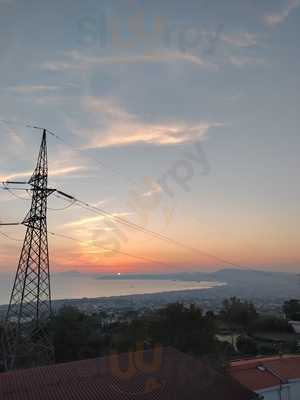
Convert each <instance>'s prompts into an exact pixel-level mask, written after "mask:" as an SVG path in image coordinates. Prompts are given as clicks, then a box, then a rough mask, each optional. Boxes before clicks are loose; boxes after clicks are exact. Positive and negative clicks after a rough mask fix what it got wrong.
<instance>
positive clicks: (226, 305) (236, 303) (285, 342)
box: [0, 297, 299, 367]
mask: <svg viewBox="0 0 300 400" xmlns="http://www.w3.org/2000/svg"><path fill="white" fill-rule="evenodd" d="M298 307H299V302H298V301H295V300H291V301H289V302H286V303H285V304H284V306H283V309H284V311H285V313H286V315H287V316H291V315H292V316H294V315H295V313H297V312H298V309H299V308H298ZM51 329H52V336H53V341H54V346H55V355H56V362H66V361H74V360H80V359H84V358H94V357H99V356H104V355H107V354H109V353H110V352H111V351H117V352H127V351H131V350H136V348H137V346H138V347H139V348H151V347H153V346H155V345H156V344H159V345H161V346H172V347H175V348H177V349H178V350H180V351H183V352H185V353H189V354H192V355H195V356H201V357H205V358H206V359H207V360H208V361H213V362H214V366H215V367H216V366H221V365H223V364H224V362H226V361H227V360H229V359H232V358H234V357H243V356H255V355H258V354H262V355H264V354H266V355H269V354H278V353H280V352H298V350H299V349H298V339H299V336H297V335H296V334H295V333H294V332H293V329H292V328H291V326H290V325H289V324H288V322H287V320H286V319H285V318H283V317H280V316H270V315H260V314H259V313H258V312H257V310H256V309H255V306H254V305H253V303H251V302H248V301H242V300H240V299H238V298H236V297H233V298H230V299H226V300H224V302H223V307H222V309H221V310H220V312H219V313H218V314H214V313H213V312H207V313H204V312H203V311H202V310H201V308H199V307H198V306H196V305H194V304H192V305H189V306H186V305H183V304H181V303H174V304H170V305H168V306H166V307H163V308H161V309H158V310H155V311H151V310H149V311H148V313H146V314H143V315H140V314H139V313H138V312H133V311H132V312H131V311H129V312H127V313H124V315H122V317H120V318H115V316H113V315H109V314H107V313H106V312H103V311H101V312H99V313H95V314H93V315H87V314H84V313H82V312H81V311H79V310H78V309H76V308H73V307H69V306H68V307H64V308H62V309H60V311H59V312H58V313H57V314H56V315H55V316H54V317H53V320H52V327H51ZM0 331H1V325H0ZM0 364H1V363H0Z"/></svg>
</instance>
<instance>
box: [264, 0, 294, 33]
mask: <svg viewBox="0 0 300 400" xmlns="http://www.w3.org/2000/svg"><path fill="white" fill-rule="evenodd" d="M299 6H300V0H287V2H286V5H285V7H284V8H283V9H282V10H281V11H278V12H274V13H271V14H267V15H265V16H264V17H263V19H264V22H265V23H266V24H267V25H268V26H270V27H274V26H277V25H279V24H281V23H283V22H284V21H285V20H286V19H287V18H288V16H289V15H290V14H291V12H292V11H293V10H295V9H296V8H298V7H299Z"/></svg>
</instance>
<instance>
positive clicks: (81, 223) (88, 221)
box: [64, 212, 132, 230]
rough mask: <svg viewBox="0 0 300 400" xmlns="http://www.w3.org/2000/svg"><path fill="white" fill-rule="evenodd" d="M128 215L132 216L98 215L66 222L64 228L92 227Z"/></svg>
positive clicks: (123, 213) (117, 214) (116, 214)
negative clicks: (100, 222)
mask: <svg viewBox="0 0 300 400" xmlns="http://www.w3.org/2000/svg"><path fill="white" fill-rule="evenodd" d="M130 215H132V214H131V213H126V212H122V213H112V214H111V216H109V215H99V216H97V217H90V218H81V219H78V220H76V221H72V222H68V223H67V224H65V225H64V227H76V226H85V225H88V226H92V225H94V224H96V223H98V222H99V221H107V220H109V219H112V220H113V219H114V218H115V217H122V218H124V217H128V216H130ZM103 229H104V228H103ZM108 229H109V230H111V228H108ZM106 230H107V229H106Z"/></svg>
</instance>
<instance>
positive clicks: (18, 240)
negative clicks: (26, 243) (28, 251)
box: [0, 231, 23, 242]
mask: <svg viewBox="0 0 300 400" xmlns="http://www.w3.org/2000/svg"><path fill="white" fill-rule="evenodd" d="M0 235H1V236H3V237H5V238H6V239H9V240H13V241H14V242H23V239H17V238H13V237H11V236H9V235H7V234H6V233H4V232H2V231H0Z"/></svg>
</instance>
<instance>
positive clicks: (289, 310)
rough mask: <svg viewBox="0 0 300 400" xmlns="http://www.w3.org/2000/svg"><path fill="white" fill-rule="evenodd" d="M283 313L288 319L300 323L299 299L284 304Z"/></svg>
mask: <svg viewBox="0 0 300 400" xmlns="http://www.w3.org/2000/svg"><path fill="white" fill-rule="evenodd" d="M282 309H283V312H284V314H285V316H286V318H288V319H291V320H295V321H300V301H299V300H297V299H291V300H288V301H285V302H284V304H283V307H282Z"/></svg>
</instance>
